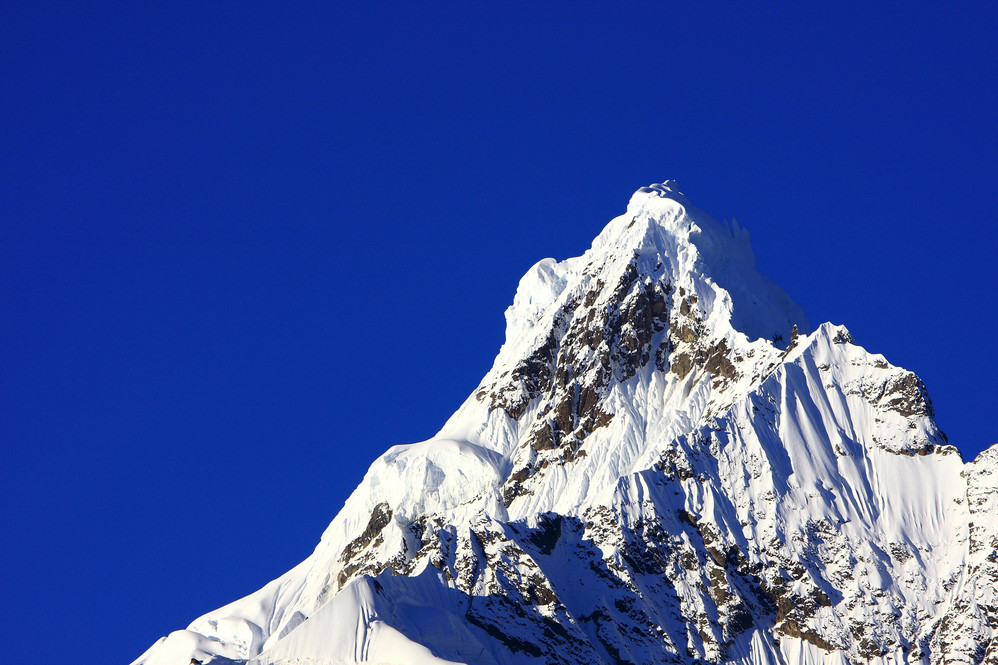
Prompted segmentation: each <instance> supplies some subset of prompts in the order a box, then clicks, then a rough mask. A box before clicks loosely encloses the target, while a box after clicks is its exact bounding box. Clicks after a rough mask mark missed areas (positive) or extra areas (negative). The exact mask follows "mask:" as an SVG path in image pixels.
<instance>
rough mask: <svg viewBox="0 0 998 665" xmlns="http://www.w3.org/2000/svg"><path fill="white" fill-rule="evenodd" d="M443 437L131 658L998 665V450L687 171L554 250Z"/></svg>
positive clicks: (523, 286)
mask: <svg viewBox="0 0 998 665" xmlns="http://www.w3.org/2000/svg"><path fill="white" fill-rule="evenodd" d="M506 322H507V325H506V342H505V344H504V345H503V346H502V348H501V349H500V351H499V354H498V356H497V358H496V360H495V364H494V366H493V367H492V369H491V370H490V371H489V373H488V374H487V375H486V376H485V378H484V379H482V382H481V384H480V385H479V387H478V388H477V389H476V390H475V391H474V393H473V394H472V395H471V396H469V397H468V399H467V400H466V401H465V403H464V404H462V405H461V407H460V408H459V409H458V410H457V412H456V413H455V414H454V415H453V416H452V417H451V418H450V420H448V421H447V423H446V424H445V425H444V426H443V428H442V429H441V430H440V432H439V433H438V434H437V435H436V436H435V437H434V438H432V439H430V440H428V441H424V442H422V443H414V444H411V445H405V446H396V447H394V448H391V449H390V450H388V451H387V452H386V453H385V454H384V455H382V456H381V457H380V458H379V459H378V460H377V461H375V462H374V464H373V465H372V466H371V468H370V470H369V471H368V473H367V475H366V476H365V477H364V479H363V481H362V482H361V484H360V486H359V487H358V488H357V489H356V490H355V491H354V492H353V494H352V495H351V496H350V498H349V499H348V500H347V502H346V505H345V506H344V507H343V509H342V511H341V512H340V513H339V514H338V515H337V516H336V517H335V519H334V520H333V521H332V523H331V524H330V525H329V527H328V528H327V529H326V531H325V533H324V534H323V535H322V539H321V541H320V543H319V545H318V546H317V547H316V549H315V551H314V552H313V553H312V555H311V556H310V557H308V559H306V560H305V561H303V562H302V563H301V564H299V565H298V566H297V567H295V568H294V569H292V570H291V571H289V572H287V573H286V574H284V575H283V576H281V577H280V578H278V579H277V580H274V581H273V582H271V583H270V584H268V585H266V586H265V587H263V588H262V589H261V590H260V591H258V592H256V593H254V594H252V595H250V596H247V597H246V598H243V599H242V600H238V601H236V602H234V603H232V604H230V605H227V606H225V607H223V608H221V609H219V610H216V611H214V612H211V613H209V614H207V615H205V616H203V617H201V618H200V619H198V620H196V621H195V622H194V623H192V624H191V625H190V626H189V627H188V628H187V629H186V630H181V631H176V632H174V633H171V634H170V635H169V636H167V637H165V638H163V639H161V640H160V641H158V642H157V643H156V644H155V645H153V646H152V647H151V648H150V649H149V650H148V651H147V652H146V653H145V654H144V655H142V656H141V657H140V658H139V659H138V660H136V661H135V663H136V664H144V665H189V664H190V663H194V662H201V663H208V662H211V663H216V664H218V663H231V662H239V663H242V662H244V661H249V662H251V663H254V664H255V663H259V664H260V665H271V664H273V665H277V664H285V663H288V664H290V663H301V664H304V663H310V664H316V665H318V664H323V665H325V664H330V665H331V664H333V663H358V662H365V663H366V662H370V663H406V664H410V663H411V664H422V663H426V664H430V663H434V664H440V663H447V662H454V663H469V664H472V663H474V664H479V663H481V664H489V665H500V664H507V663H593V664H595V663H607V664H610V663H635V664H644V663H699V662H711V663H720V662H738V663H745V664H752V665H763V664H767V665H768V664H772V665H777V664H780V665H782V664H785V663H856V662H874V663H884V664H887V663H980V662H986V663H990V664H992V665H996V664H998V632H996V628H998V554H996V550H998V518H996V517H995V515H996V512H998V446H993V447H992V448H990V449H989V450H987V451H985V452H984V453H982V454H981V455H980V456H979V457H978V458H977V459H976V460H974V461H973V462H970V463H965V462H964V461H963V460H962V459H961V456H960V454H959V452H958V451H957V449H956V448H954V447H952V446H950V445H947V442H946V437H945V435H944V434H943V433H942V432H941V431H940V430H939V429H938V428H937V427H936V424H935V422H934V420H933V411H932V404H931V402H930V401H929V397H928V394H927V393H926V391H925V387H924V386H923V385H922V382H921V381H920V380H919V378H918V377H917V376H915V375H914V374H912V373H911V372H909V371H906V370H904V369H901V368H898V367H894V366H892V365H891V364H890V363H888V362H887V360H885V359H884V357H883V356H880V355H876V354H871V353H868V352H867V351H865V350H864V349H863V348H862V347H860V346H858V345H857V344H856V343H855V342H854V341H853V339H852V337H851V336H850V334H849V332H848V331H847V330H846V329H845V328H844V327H842V326H839V325H833V324H830V323H825V324H822V325H821V326H819V327H818V328H817V329H814V330H812V329H811V327H810V325H809V324H808V321H807V319H806V318H805V316H804V314H803V312H801V310H800V309H799V308H798V307H797V306H796V305H795V304H794V303H793V301H792V300H791V299H790V298H789V296H787V294H786V293H784V292H783V291H782V290H781V289H780V288H778V287H777V286H775V285H774V284H772V283H771V282H769V281H768V280H767V279H766V278H764V277H762V276H761V275H759V273H757V272H756V270H755V268H754V260H753V255H752V249H751V246H750V244H749V238H748V233H747V232H746V231H744V230H741V229H739V228H738V226H737V224H733V225H732V227H731V228H729V227H728V226H726V225H722V224H720V223H718V222H716V221H715V220H713V219H712V218H711V217H709V216H708V215H707V214H705V213H703V212H702V211H700V210H698V209H697V208H695V207H693V206H692V205H691V204H690V203H689V202H688V201H687V200H686V198H685V197H684V196H683V195H682V194H680V193H679V191H678V188H677V186H676V184H675V183H674V182H672V181H670V182H666V183H664V184H658V185H652V186H650V187H643V188H641V189H640V190H638V191H637V192H636V193H635V194H634V196H633V197H632V198H631V201H630V203H629V205H628V207H627V211H626V213H625V214H623V215H621V216H620V217H617V218H616V219H614V220H612V221H611V222H610V223H609V224H608V225H607V227H606V228H605V229H604V230H603V232H602V233H601V234H600V235H599V236H598V237H597V238H596V240H595V241H594V242H593V245H592V248H591V249H590V250H589V251H587V252H586V253H585V254H583V255H582V256H581V257H577V258H572V259H568V260H565V261H561V262H556V261H554V260H553V259H544V260H543V261H540V262H539V263H537V264H536V265H535V266H534V267H533V268H531V269H530V270H529V271H528V272H527V274H526V275H525V276H524V277H523V279H522V280H521V281H520V285H519V288H518V289H517V292H516V296H515V298H514V300H513V304H512V306H511V307H510V308H509V309H508V310H507V311H506Z"/></svg>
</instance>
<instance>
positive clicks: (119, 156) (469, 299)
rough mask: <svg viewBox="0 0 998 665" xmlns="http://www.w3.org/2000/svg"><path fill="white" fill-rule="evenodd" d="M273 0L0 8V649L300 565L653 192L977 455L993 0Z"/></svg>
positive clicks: (995, 97) (107, 627)
mask: <svg viewBox="0 0 998 665" xmlns="http://www.w3.org/2000/svg"><path fill="white" fill-rule="evenodd" d="M292 4H295V5H296V6H289V5H292ZM301 4H304V3H273V4H262V3H190V4H188V3H176V2H169V3H162V4H161V5H160V6H159V7H151V3H147V2H142V3H134V2H129V3H122V4H117V5H108V4H102V3H97V2H86V3H83V2H80V3H61V2H60V3H44V2H27V1H24V2H14V1H8V2H4V3H2V4H0V129H2V131H0V307H2V311H3V314H2V316H0V341H2V344H0V363H2V364H0V368H2V369H0V389H2V400H0V417H2V421H0V423H2V425H0V445H2V448H0V450H2V458H0V481H2V487H0V498H2V506H0V528H2V533H3V534H4V535H3V542H4V545H3V554H2V558H3V561H4V564H3V571H4V572H3V577H2V579H3V582H2V587H0V591H2V594H0V595H2V597H3V598H4V604H5V608H6V609H5V611H4V615H5V616H4V619H3V620H2V629H0V630H2V631H3V634H4V659H5V660H6V661H8V662H12V663H15V662H97V661H98V660H99V661H101V662H107V663H125V662H128V661H130V660H132V659H133V658H135V657H137V656H138V655H139V654H140V653H141V652H142V651H143V650H144V649H145V648H146V647H148V646H149V645H150V644H151V643H152V642H153V641H154V640H155V639H157V638H158V637H159V636H161V635H163V634H165V633H167V632H169V631H171V630H174V629H178V628H182V627H184V626H186V625H187V623H189V622H190V621H191V620H192V619H194V618H195V617H197V616H198V615H200V614H202V613H204V612H206V611H208V610H211V609H214V608H216V607H219V606H221V605H223V604H225V603H227V602H229V601H231V600H234V599H236V598H237V597H240V596H242V595H244V594H246V593H249V592H251V591H253V590H255V589H257V588H258V587H260V586H262V585H263V584H264V583H265V582H267V581H269V580H270V579H272V578H274V577H276V576H277V575H279V574H280V573H282V572H284V571H285V570H287V569H289V568H290V567H291V566H293V565H294V564H296V563H297V562H299V561H300V560H301V559H303V558H304V557H305V556H307V555H308V554H309V552H310V551H311V549H312V548H313V547H314V545H315V544H316V543H317V542H318V539H319V535H320V533H321V531H322V529H323V528H324V527H325V525H326V524H327V523H328V522H329V521H330V520H331V519H332V517H333V516H334V515H335V513H336V512H337V511H338V510H339V508H340V506H341V505H342V503H343V501H344V499H345V498H346V496H347V494H348V493H349V492H350V490H351V489H352V488H353V487H354V486H355V485H356V484H357V483H358V482H359V481H360V479H361V477H362V475H363V473H364V471H365V470H366V468H367V466H368V465H369V464H370V462H371V461H372V460H373V459H374V458H375V457H376V456H378V455H379V454H380V453H381V452H382V451H383V450H385V449H386V448H387V447H388V446H391V445H394V444H397V443H407V442H412V441H418V440H421V439H425V438H427V437H429V436H431V435H432V434H433V433H434V432H435V431H436V429H437V428H438V427H439V426H440V425H442V424H443V422H444V420H445V419H446V418H447V416H449V415H450V413H451V412H452V411H453V410H454V409H455V408H456V407H457V406H458V405H459V404H460V403H461V401H462V400H463V399H464V398H465V397H466V396H467V395H468V394H469V393H470V392H471V391H472V390H473V389H474V388H475V386H476V385H477V382H478V380H479V379H480V378H481V376H482V375H483V374H484V373H485V372H486V370H487V369H488V368H489V366H490V364H491V361H492V358H493V357H494V355H495V352H496V351H497V350H498V347H499V345H500V344H501V343H502V336H503V325H504V323H503V310H504V309H505V308H506V306H507V305H508V304H509V303H510V301H511V299H512V296H513V292H514V289H515V287H516V283H517V280H518V279H519V277H520V275H521V274H522V273H523V272H524V271H525V270H526V269H527V268H528V267H529V266H530V265H531V264H533V263H534V262H536V261H537V260H539V259H541V258H544V257H547V256H553V257H555V258H558V259H563V258H566V257H568V256H574V255H577V254H579V253H581V252H582V251H584V250H585V249H586V248H587V247H588V244H589V242H590V241H591V240H592V238H593V237H594V236H595V235H596V234H597V233H598V232H599V230H600V229H601V228H602V227H603V225H604V224H605V223H606V222H607V221H609V220H610V219H611V218H612V217H614V216H615V215H617V214H620V213H621V212H623V210H624V206H625V205H626V203H627V200H628V198H629V196H630V194H631V193H632V192H633V191H634V190H635V189H637V188H638V187H641V186H643V185H646V184H648V183H650V182H658V181H661V180H664V179H667V178H674V179H677V180H678V181H679V183H680V185H681V187H682V189H683V191H684V192H685V193H686V194H687V196H688V197H689V198H690V199H691V200H692V201H693V202H694V203H695V204H696V205H697V206H698V207H700V208H702V209H704V210H706V211H707V212H709V213H711V214H712V215H714V216H715V217H716V218H718V219H722V220H723V219H730V218H731V217H736V218H737V219H738V221H739V222H740V224H741V225H743V226H744V227H746V228H748V229H749V231H750V232H751V233H752V238H753V244H754V246H755V250H756V257H757V263H758V266H759V269H760V271H761V272H762V273H763V274H765V275H767V276H768V277H770V278H771V279H773V280H774V281H775V282H777V283H778V284H780V285H781V286H783V287H784V288H785V289H786V290H787V291H788V292H789V293H790V294H791V295H792V296H793V297H794V298H795V299H796V300H797V302H798V303H799V304H801V306H802V307H803V308H804V310H805V311H806V312H807V313H808V315H809V317H810V319H811V321H812V323H814V324H817V323H820V322H822V321H825V320H831V321H834V322H835V323H840V324H845V325H847V326H848V327H849V328H850V329H851V330H852V332H853V334H854V336H855V338H856V339H857V341H858V342H859V343H860V344H862V345H864V346H865V347H866V348H867V349H869V350H871V351H874V352H880V353H883V354H885V355H886V356H887V358H888V359H889V360H890V361H891V362H893V363H894V364H896V365H901V366H903V367H906V368H908V369H911V370H913V371H915V372H916V373H918V374H919V375H920V376H921V377H922V378H923V379H924V381H925V383H926V384H927V385H928V388H929V390H930V392H931V394H932V396H933V398H934V401H935V405H936V410H937V416H938V422H939V424H940V426H941V427H942V428H943V429H944V430H945V431H946V432H947V433H948V434H949V436H950V440H951V442H952V443H954V444H955V445H957V446H958V447H959V448H960V449H961V450H962V451H963V453H964V456H965V458H967V459H971V458H973V456H974V455H975V454H976V453H977V452H978V451H980V450H981V449H983V448H984V447H986V446H987V445H989V444H991V443H994V442H995V441H996V440H998V415H996V412H998V409H996V408H995V397H996V395H998V352H996V348H995V347H996V344H995V330H996V329H998V325H996V324H998V315H996V297H995V293H996V290H998V277H996V261H995V255H996V250H998V233H996V230H995V211H996V209H998V197H996V194H995V192H996V176H998V173H996V170H998V169H996V161H998V157H996V156H998V141H996V125H998V122H996V120H998V92H996V91H998V86H996V83H998V56H996V54H998V49H996V48H995V45H994V40H995V35H996V34H998V15H996V7H998V5H996V4H995V3H983V2H982V3H957V2H955V3H938V4H931V3H898V4H896V5H890V3H887V4H884V3H873V4H877V5H879V6H878V8H873V9H871V7H870V6H869V5H870V4H871V3H866V2H863V3H856V4H853V5H849V4H847V3H840V2H835V3H794V4H791V3H787V4H782V5H767V4H762V5H760V4H757V3H752V4H750V3H721V4H713V5H712V4H704V3H675V4H673V5H671V6H667V5H665V3H653V4H628V3H616V2H615V3H607V4H605V5H600V4H595V3H588V2H582V3H554V2H552V3H542V4H540V6H538V4H537V3H510V2H504V3H495V4H485V3H471V4H470V5H469V4H465V3H456V2H455V3H386V4H380V3H371V2H365V3H352V4H354V7H353V8H346V9H344V8H331V7H327V8H326V9H324V10H314V9H304V8H302V7H301V6H300V5H301ZM323 4H325V5H333V4H346V3H323ZM361 5H363V8H362V9H361V8H360V7H361ZM694 5H695V9H694ZM804 6H806V8H804Z"/></svg>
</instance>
